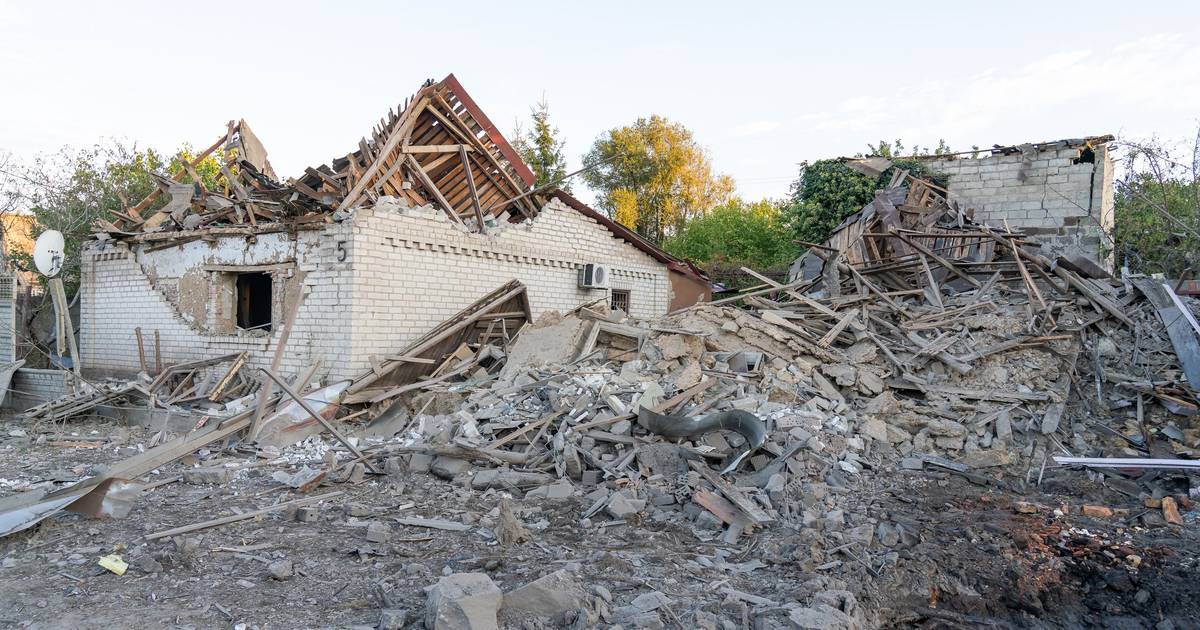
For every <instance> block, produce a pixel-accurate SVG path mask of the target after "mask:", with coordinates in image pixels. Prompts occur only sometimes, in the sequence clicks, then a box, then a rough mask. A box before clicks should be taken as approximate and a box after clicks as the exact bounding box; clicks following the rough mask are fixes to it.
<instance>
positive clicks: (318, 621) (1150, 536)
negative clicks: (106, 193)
mask: <svg viewBox="0 0 1200 630" xmlns="http://www.w3.org/2000/svg"><path fill="white" fill-rule="evenodd" d="M429 97H430V98H432V96H429ZM244 132H245V130H243V133H244ZM380 140H381V141H382V144H383V145H384V146H386V144H387V138H381V139H380ZM245 172H249V171H245ZM313 177H317V178H320V179H324V178H322V177H321V176H320V174H318V175H314V176H313ZM943 192H944V191H941V190H939V189H938V188H937V187H936V186H935V185H933V184H931V183H929V182H926V181H923V180H920V179H916V178H913V177H910V176H908V175H907V174H905V173H903V172H901V173H899V174H898V175H897V177H895V178H894V179H893V182H892V185H891V186H890V187H888V188H887V189H885V190H882V191H880V192H878V193H877V195H876V198H875V200H874V201H873V202H872V203H871V204H868V206H867V207H865V208H864V209H863V211H862V212H860V213H858V214H856V215H853V216H852V217H850V218H849V219H847V221H846V222H845V223H844V224H843V225H842V226H841V227H840V228H839V230H838V231H837V233H835V236H834V237H833V238H831V240H830V241H829V242H827V243H825V244H812V246H811V247H810V249H809V256H812V257H813V263H814V264H813V265H811V267H812V268H814V269H815V271H814V272H813V273H811V274H807V275H804V274H802V275H801V277H798V278H796V279H794V280H792V281H790V282H786V283H784V282H778V281H775V280H771V279H769V278H767V277H765V276H761V275H758V274H756V273H755V272H754V271H753V270H749V269H747V270H745V271H746V273H747V274H750V275H752V276H757V277H758V278H759V279H760V280H761V284H760V285H759V286H757V287H753V288H750V289H747V290H745V291H743V292H741V293H739V294H738V295H735V296H732V297H729V298H724V299H720V300H717V301H715V302H712V303H702V304H697V305H695V306H693V307H689V308H686V309H682V310H679V311H676V312H673V313H670V314H668V315H666V316H664V317H660V318H657V319H653V320H635V319H632V318H630V317H628V316H627V315H626V314H625V313H623V312H621V311H619V310H611V309H610V308H609V307H608V304H607V303H606V302H604V301H601V302H597V303H592V304H585V305H583V306H581V307H579V308H577V309H575V310H574V311H572V312H567V313H547V314H544V315H542V316H540V317H538V318H536V320H535V319H534V318H532V317H531V315H530V313H531V311H530V308H529V301H528V297H527V295H526V290H525V287H524V286H523V285H522V284H521V283H519V282H516V281H514V282H511V283H508V284H505V285H503V286H499V287H497V288H496V289H495V290H494V291H493V292H491V293H490V294H488V295H485V296H482V297H481V298H480V299H479V300H478V301H477V302H476V303H475V304H473V305H471V306H470V307H468V308H466V309H464V310H463V311H462V312H460V313H458V314H457V315H455V316H453V317H451V318H449V319H448V320H446V321H445V322H444V323H442V324H441V325H439V326H437V327H435V328H433V329H432V330H430V331H429V332H428V333H427V334H426V335H424V336H423V337H421V338H419V339H417V340H416V341H414V342H412V343H409V344H407V346H405V347H398V348H389V349H386V352H391V353H392V354H387V355H386V356H383V355H381V357H382V358H381V359H380V360H379V362H378V363H376V364H375V365H373V366H372V368H371V369H370V370H369V371H367V372H365V373H364V374H362V375H361V376H359V377H358V378H356V379H354V380H352V381H341V382H334V383H321V382H319V381H318V380H317V379H316V378H315V375H316V373H317V369H316V368H315V367H314V368H313V369H312V370H309V371H305V372H302V373H299V374H279V373H277V370H271V369H262V370H257V371H256V370H251V369H249V368H248V367H246V365H247V362H246V357H245V356H244V355H242V354H233V355H226V356H218V357H213V358H211V359H209V360H204V361H197V362H191V363H186V364H178V365H169V366H161V367H160V366H153V367H151V365H149V363H148V364H147V366H146V371H145V372H143V374H141V375H140V376H139V378H137V379H134V380H129V381H111V382H95V383H91V382H85V383H84V384H83V385H82V386H81V387H80V388H79V390H78V391H77V392H76V393H73V394H71V395H69V396H66V397H64V398H62V399H59V400H53V401H48V402H47V403H45V404H42V405H39V406H37V407H34V408H32V409H29V410H28V411H27V412H25V413H24V414H21V415H19V416H14V417H11V418H8V419H6V421H5V423H4V428H3V431H0V454H2V455H0V486H2V487H3V492H4V494H5V496H3V497H2V498H0V535H3V536H4V538H3V539H2V540H0V562H2V568H0V576H3V579H2V580H0V602H3V603H2V604H0V623H4V624H6V625H8V624H11V625H12V626H14V627H111V626H114V625H116V626H125V625H132V624H133V623H139V624H145V623H150V624H155V625H171V626H176V627H195V628H201V627H237V628H274V627H378V628H416V627H424V628H436V629H449V628H472V629H480V630H481V629H486V628H498V627H504V628H560V627H562V628H592V627H598V628H613V627H620V628H664V627H672V628H675V627H678V628H714V629H716V628H722V629H725V628H728V629H733V628H804V629H808V628H813V629H815V628H874V627H931V628H958V627H980V626H985V627H999V628H1008V627H1012V628H1018V627H1020V628H1027V627H1035V628H1037V627H1045V628H1050V627H1126V628H1160V629H1166V628H1189V627H1197V623H1198V622H1197V619H1200V599H1197V597H1196V595H1197V586H1196V583H1195V579H1194V576H1195V571H1196V563H1197V556H1198V549H1200V547H1197V542H1198V540H1197V539H1198V538H1200V536H1198V535H1197V531H1198V529H1197V518H1198V517H1200V511H1197V509H1196V507H1195V501H1197V500H1200V475H1198V471H1197V468H1198V467H1200V464H1198V462H1200V460H1198V459H1196V455H1197V453H1198V451H1197V449H1200V427H1198V426H1196V425H1195V424H1194V419H1195V418H1196V413H1197V391H1198V390H1200V352H1198V351H1197V338H1198V337H1200V326H1197V324H1196V321H1195V317H1194V313H1195V312H1197V310H1198V309H1197V305H1196V304H1195V303H1194V302H1193V301H1191V300H1190V298H1186V297H1180V296H1179V295H1178V294H1176V293H1175V292H1174V291H1173V289H1172V285H1171V283H1170V282H1168V281H1166V280H1164V279H1162V278H1155V277H1144V276H1134V275H1130V274H1125V275H1123V276H1121V277H1116V278H1114V277H1111V276H1109V274H1107V273H1106V272H1104V270H1103V269H1102V268H1101V267H1100V266H1099V265H1097V264H1095V263H1094V262H1091V261H1088V260H1080V259H1072V260H1067V259H1055V260H1050V259H1048V258H1046V257H1044V256H1042V255H1040V254H1039V253H1038V244H1037V242H1036V241H1035V240H1034V239H1032V238H1029V237H1027V236H1026V235H1023V234H1021V233H1019V232H1014V231H1009V230H1001V229H998V228H995V227H989V226H986V225H982V224H976V223H974V222H973V221H972V220H971V213H970V212H969V211H966V210H963V209H961V208H959V207H958V206H957V204H955V203H953V202H952V201H950V200H947V199H946V197H945V196H944V194H943ZM242 201H245V200H242ZM232 207H233V206H232V205H231V206H230V208H232ZM239 207H241V206H239ZM228 212H236V211H234V210H229V211H228ZM167 214H168V215H170V212H168V213H167ZM221 216H226V215H221ZM228 216H232V215H228ZM246 216H247V217H252V216H254V210H253V208H250V214H249V215H246ZM180 218H181V220H182V216H181V217H180ZM222 220H224V219H222ZM480 221H481V222H482V219H481V220H480ZM114 227H115V226H114ZM283 339H284V341H281V342H280V343H279V345H278V347H277V348H276V349H275V352H276V353H277V356H282V354H283V353H286V352H287V347H286V328H285V331H284V337H283ZM276 365H278V361H276ZM113 404H119V405H123V406H127V407H138V408H144V409H145V410H146V411H147V413H148V415H149V416H150V418H151V419H150V420H149V421H148V422H147V423H146V426H125V425H123V424H120V423H116V422H114V421H112V420H111V419H109V418H107V417H106V416H104V415H103V414H101V413H100V410H101V409H103V408H104V407H105V406H106V405H113ZM168 416H169V417H171V418H174V419H175V420H174V421H172V422H171V423H167V422H165V421H164V422H160V423H159V424H157V425H156V424H155V422H156V421H155V418H162V417H168ZM180 417H186V418H189V420H188V421H187V422H185V423H183V424H180V423H179V422H178V419H179V418H180Z"/></svg>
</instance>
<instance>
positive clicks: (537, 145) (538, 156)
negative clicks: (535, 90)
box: [513, 97, 571, 192]
mask: <svg viewBox="0 0 1200 630" xmlns="http://www.w3.org/2000/svg"><path fill="white" fill-rule="evenodd" d="M529 118H530V120H531V122H532V126H531V127H530V129H529V131H522V129H521V126H520V124H519V123H518V125H517V129H516V132H515V133H513V137H514V138H515V140H514V142H513V145H514V148H515V149H516V150H517V155H520V156H521V160H523V161H524V162H525V164H526V165H528V166H529V168H530V169H531V170H533V174H534V175H536V176H537V182H536V184H535V185H536V186H545V185H546V184H550V183H554V182H557V181H558V180H561V179H562V178H563V177H565V176H566V174H567V159H566V157H564V155H563V150H564V149H565V148H566V146H567V144H566V142H565V141H563V140H562V139H561V138H559V137H558V127H555V126H553V125H551V124H550V106H549V104H548V103H546V99H545V98H544V97H543V98H542V100H540V101H538V104H537V106H535V107H531V108H529ZM559 188H562V189H563V190H565V191H567V192H571V184H570V183H569V182H562V183H560V184H559Z"/></svg>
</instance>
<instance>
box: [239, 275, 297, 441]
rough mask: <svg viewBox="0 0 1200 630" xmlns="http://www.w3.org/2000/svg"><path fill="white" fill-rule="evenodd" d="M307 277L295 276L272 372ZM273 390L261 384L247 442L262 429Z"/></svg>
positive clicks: (290, 327) (281, 361)
mask: <svg viewBox="0 0 1200 630" xmlns="http://www.w3.org/2000/svg"><path fill="white" fill-rule="evenodd" d="M307 275H308V272H305V271H300V272H298V273H297V274H296V280H295V286H296V288H297V294H296V299H295V301H293V302H292V308H291V309H290V310H288V315H287V321H285V322H284V323H283V330H282V331H280V333H279V341H277V342H275V355H274V356H273V357H272V358H271V370H272V371H276V370H278V369H279V366H280V365H282V364H283V354H284V351H285V350H286V349H287V342H288V338H289V337H290V336H291V334H292V326H294V325H295V324H296V314H297V313H299V312H300V303H301V302H303V301H304V279H305V277H307ZM273 389H274V386H273V385H272V383H271V381H270V380H267V382H265V383H263V386H262V390H261V391H260V392H259V394H258V406H257V407H256V408H255V411H254V422H252V423H251V424H250V430H249V431H247V432H246V438H247V440H249V441H253V440H254V438H256V437H258V432H259V430H261V429H262V422H263V418H264V417H265V416H266V413H267V400H268V399H270V397H271V391H272V390H273Z"/></svg>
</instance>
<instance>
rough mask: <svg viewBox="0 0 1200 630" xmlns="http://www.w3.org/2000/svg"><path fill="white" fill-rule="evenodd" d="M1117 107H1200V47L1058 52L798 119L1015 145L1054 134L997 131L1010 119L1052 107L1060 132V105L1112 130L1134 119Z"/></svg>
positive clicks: (1163, 111) (1168, 44)
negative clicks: (1014, 134)
mask: <svg viewBox="0 0 1200 630" xmlns="http://www.w3.org/2000/svg"><path fill="white" fill-rule="evenodd" d="M1118 108H1119V109H1120V110H1121V112H1120V113H1121V114H1122V115H1123V116H1128V115H1130V114H1135V115H1137V116H1141V117H1144V118H1147V119H1148V118H1153V117H1155V116H1164V115H1166V116H1178V115H1180V114H1185V113H1186V114H1189V115H1194V113H1195V112H1197V111H1200V43H1196V42H1194V41H1192V40H1189V39H1187V38H1184V37H1181V36H1179V35H1155V36H1151V37H1145V38H1142V39H1138V40H1134V41H1130V42H1125V43H1121V44H1119V45H1116V46H1112V47H1109V48H1107V49H1100V48H1095V49H1089V50H1064V51H1058V52H1054V53H1051V54H1049V55H1046V56H1044V57H1041V58H1039V59H1036V60H1034V61H1032V62H1030V63H1027V64H1025V65H1023V66H1019V67H1014V68H991V69H987V70H984V71H981V72H979V73H977V74H975V75H972V76H965V77H961V78H953V77H943V78H939V79H927V80H923V81H918V82H915V83H910V84H908V85H906V86H904V87H901V88H898V89H892V90H887V91H883V92H880V93H879V94H878V95H876V94H872V95H869V96H868V95H863V96H855V97H851V98H848V99H845V100H844V101H842V103H841V104H840V105H838V106H837V107H836V108H835V109H833V110H831V111H819V112H808V113H804V114H801V115H800V116H798V117H797V118H795V119H794V122H795V123H796V124H798V125H801V126H804V127H806V128H808V129H810V130H815V131H852V132H859V133H862V134H864V135H866V136H867V137H871V136H872V135H878V134H879V133H883V134H884V135H886V136H887V137H895V136H899V137H904V138H912V139H914V140H915V139H922V140H924V141H925V142H928V141H929V139H937V138H959V139H965V138H979V137H984V138H986V139H991V138H995V140H996V141H998V142H1021V141H1026V140H1049V139H1053V138H1037V137H1028V138H1027V137H1012V138H1009V137H996V136H995V134H996V133H997V132H998V131H1000V130H1001V129H1003V128H1004V127H1005V123H1007V122H1009V121H1016V120H1029V119H1037V118H1038V117H1040V116H1041V115H1043V114H1046V113H1049V111H1050V110H1057V111H1056V113H1057V114H1058V115H1055V116H1054V118H1055V119H1056V120H1057V121H1058V123H1057V125H1058V126H1059V127H1060V128H1061V127H1063V122H1064V121H1063V120H1062V116H1061V113H1062V110H1070V111H1075V112H1077V115H1076V116H1074V117H1073V118H1074V120H1068V121H1066V122H1067V123H1068V124H1071V123H1076V122H1080V121H1087V122H1088V123H1089V124H1096V125H1099V126H1100V127H1102V128H1096V129H1091V131H1090V132H1094V133H1105V132H1109V131H1115V130H1116V128H1117V127H1118V126H1120V125H1123V124H1126V123H1128V122H1130V121H1128V120H1111V119H1113V118H1116V117H1117V116H1114V115H1109V116H1107V117H1105V116H1103V115H1102V114H1103V113H1104V112H1115V111H1116V110H1117V109H1118ZM1100 119H1103V121H1100V122H1095V123H1093V122H1091V121H1093V120H1097V121H1099V120H1100ZM1063 133H1071V132H1068V131H1066V130H1064V131H1063Z"/></svg>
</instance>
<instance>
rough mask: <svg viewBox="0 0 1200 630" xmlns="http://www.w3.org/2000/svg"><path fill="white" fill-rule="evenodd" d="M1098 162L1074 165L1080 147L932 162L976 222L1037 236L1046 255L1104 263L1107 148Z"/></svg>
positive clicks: (1108, 228)
mask: <svg viewBox="0 0 1200 630" xmlns="http://www.w3.org/2000/svg"><path fill="white" fill-rule="evenodd" d="M1095 153H1096V159H1095V162H1094V163H1080V164H1073V163H1072V161H1073V160H1074V159H1075V158H1078V157H1079V154H1080V150H1079V149H1057V150H1055V149H1050V150H1044V151H1038V152H1036V153H1033V154H1031V155H1022V154H1020V153H1016V154H1012V155H996V156H990V157H983V158H976V159H970V158H965V159H942V160H930V161H929V162H928V166H929V168H930V169H932V170H933V171H936V172H941V173H945V174H946V175H947V176H948V177H949V182H950V184H949V190H950V197H951V198H953V199H955V200H957V201H958V202H959V204H960V205H962V206H964V207H968V208H974V209H975V220H976V221H980V222H983V223H988V224H991V225H996V226H1002V225H1003V224H1004V221H1005V219H1007V221H1008V224H1009V225H1010V226H1012V228H1013V229H1015V230H1020V231H1023V232H1026V233H1028V234H1031V235H1034V236H1036V237H1037V238H1038V240H1039V241H1040V242H1042V244H1043V251H1044V252H1045V253H1047V254H1052V255H1059V254H1066V255H1073V254H1084V255H1087V256H1090V257H1092V258H1094V259H1096V260H1098V261H1100V262H1105V259H1106V258H1107V253H1108V251H1109V250H1110V249H1111V246H1112V241H1111V238H1110V236H1111V233H1112V225H1113V223H1112V219H1113V203H1114V199H1113V187H1112V181H1113V163H1112V158H1111V156H1110V155H1109V153H1108V147H1107V146H1100V147H1097V148H1096V149H1095Z"/></svg>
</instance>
